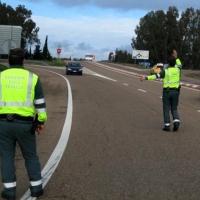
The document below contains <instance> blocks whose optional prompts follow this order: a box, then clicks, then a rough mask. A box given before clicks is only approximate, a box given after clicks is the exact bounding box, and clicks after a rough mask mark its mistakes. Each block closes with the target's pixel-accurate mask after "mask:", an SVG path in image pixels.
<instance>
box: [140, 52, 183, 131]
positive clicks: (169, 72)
mask: <svg viewBox="0 0 200 200" xmlns="http://www.w3.org/2000/svg"><path fill="white" fill-rule="evenodd" d="M168 63H169V67H168V68H167V69H164V70H163V71H161V72H160V73H158V74H154V75H151V76H142V77H140V80H141V81H144V80H155V79H159V78H163V97H162V101H163V115H164V128H163V130H164V131H170V114H169V113H170V110H171V113H172V117H173V131H177V130H178V128H179V125H180V120H179V114H178V111H177V107H178V102H179V93H180V74H181V71H180V68H179V67H176V66H175V65H176V58H175V57H173V56H171V57H170V58H169V60H168Z"/></svg>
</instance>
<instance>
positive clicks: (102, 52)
mask: <svg viewBox="0 0 200 200" xmlns="http://www.w3.org/2000/svg"><path fill="white" fill-rule="evenodd" d="M32 19H33V21H34V22H36V25H37V26H38V27H39V28H40V31H39V38H40V39H41V47H43V44H44V41H45V37H46V35H48V47H49V50H50V52H51V54H52V55H53V56H56V49H57V46H58V45H61V48H62V54H61V56H63V57H66V56H67V57H69V56H72V57H76V58H83V57H84V55H85V54H95V55H96V58H97V60H102V59H107V57H108V54H109V52H110V51H115V50H116V48H119V47H122V46H124V47H126V46H130V44H131V38H132V37H133V36H134V35H135V33H134V29H135V27H136V25H137V24H138V23H139V20H135V19H130V18H115V17H113V16H110V17H105V18H104V17H101V18H95V17H85V16H84V17H82V16H76V17H70V18H68V19H63V18H60V19H54V18H49V17H43V16H34V15H33V16H32ZM125 50H126V49H125Z"/></svg>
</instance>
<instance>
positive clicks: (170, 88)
mask: <svg viewBox="0 0 200 200" xmlns="http://www.w3.org/2000/svg"><path fill="white" fill-rule="evenodd" d="M163 90H164V91H165V90H178V88H169V87H168V88H163Z"/></svg>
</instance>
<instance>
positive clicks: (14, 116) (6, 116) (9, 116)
mask: <svg viewBox="0 0 200 200" xmlns="http://www.w3.org/2000/svg"><path fill="white" fill-rule="evenodd" d="M0 119H7V121H13V120H15V119H16V120H21V121H33V117H23V116H20V115H17V114H0Z"/></svg>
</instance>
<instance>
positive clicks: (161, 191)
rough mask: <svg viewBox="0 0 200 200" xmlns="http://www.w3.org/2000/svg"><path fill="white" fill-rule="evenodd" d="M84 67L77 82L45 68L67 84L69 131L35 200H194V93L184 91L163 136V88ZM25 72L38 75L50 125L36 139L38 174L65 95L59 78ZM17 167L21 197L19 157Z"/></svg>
mask: <svg viewBox="0 0 200 200" xmlns="http://www.w3.org/2000/svg"><path fill="white" fill-rule="evenodd" d="M83 65H84V73H83V76H73V75H72V76H66V75H65V70H64V69H59V68H56V69H54V68H52V69H51V70H52V71H54V72H56V73H59V74H61V75H64V76H65V77H66V78H67V79H68V80H69V82H70V85H71V90H72V99H73V115H72V127H71V131H70V137H69V141H68V143H67V147H66V150H65V152H64V154H63V157H62V159H61V161H60V163H59V165H58V167H57V169H56V170H55V172H54V174H53V175H52V177H51V179H50V180H49V182H48V183H47V185H46V186H45V194H44V196H43V197H41V198H40V199H69V200H72V199H76V200H79V199H80V200H82V199H85V200H94V199H95V200H102V199H105V200H123V199H130V200H133V199H148V200H149V199H154V200H155V199H199V197H200V192H199V184H198V183H199V168H200V164H199V157H200V155H199V153H198V152H199V150H200V147H199V140H200V136H199V134H198V131H199V126H200V125H199V115H200V113H199V112H198V110H199V109H200V108H199V107H198V106H199V105H198V104H199V91H196V90H191V89H188V88H182V90H181V96H180V105H179V112H180V116H181V127H180V130H179V131H178V132H177V133H174V132H170V133H166V132H163V131H162V127H163V118H162V99H161V93H162V84H161V82H153V81H152V82H150V81H149V82H147V81H146V82H140V81H139V78H138V77H134V76H130V75H124V74H120V73H118V72H113V71H110V70H106V69H104V68H101V67H99V66H95V65H93V64H92V63H89V64H88V63H86V62H84V63H83ZM43 69H46V68H43ZM31 70H33V71H35V72H37V73H38V74H39V75H40V76H41V80H42V82H43V84H44V90H45V94H46V98H47V106H48V114H49V120H48V121H47V123H46V130H45V133H44V134H42V135H40V136H39V137H37V139H38V153H39V156H40V159H41V163H42V167H44V166H45V164H46V162H47V160H48V158H49V157H50V156H51V153H52V152H53V150H54V148H55V146H56V144H57V142H58V140H59V137H60V135H61V132H62V128H63V124H64V121H65V116H66V113H67V109H68V108H67V100H68V95H67V94H68V93H67V92H68V91H67V90H68V89H67V85H66V82H65V80H64V79H63V78H62V77H60V76H58V75H56V74H53V73H49V72H45V71H42V70H40V69H39V68H37V67H35V68H33V67H32V68H31ZM108 78H109V79H108ZM16 164H17V173H18V175H19V182H20V187H19V189H18V197H21V196H22V195H23V194H24V193H25V192H26V190H27V188H28V182H27V177H26V174H25V173H24V172H25V169H24V167H23V159H22V157H21V154H20V152H19V151H17V159H16ZM38 199H39V198H38Z"/></svg>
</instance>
